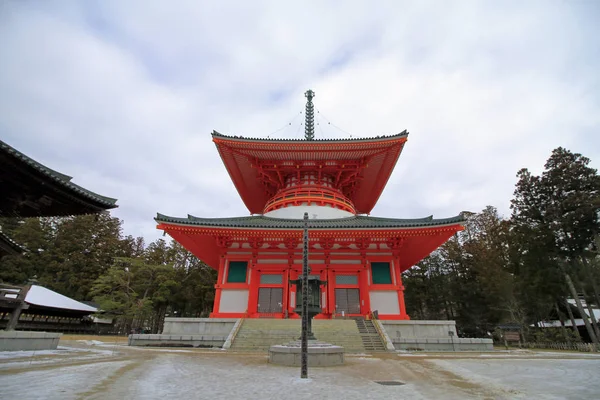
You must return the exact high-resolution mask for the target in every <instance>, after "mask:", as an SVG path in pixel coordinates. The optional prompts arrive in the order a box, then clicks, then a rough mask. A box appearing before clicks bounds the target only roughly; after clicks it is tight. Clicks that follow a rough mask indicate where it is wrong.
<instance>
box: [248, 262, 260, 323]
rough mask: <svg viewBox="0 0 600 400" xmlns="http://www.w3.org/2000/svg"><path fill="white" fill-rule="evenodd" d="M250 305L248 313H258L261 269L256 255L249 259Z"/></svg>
mask: <svg viewBox="0 0 600 400" xmlns="http://www.w3.org/2000/svg"><path fill="white" fill-rule="evenodd" d="M248 267H249V268H248V269H249V271H248V278H247V279H248V280H249V281H250V283H249V284H248V306H247V308H246V310H247V312H248V315H250V316H251V315H254V314H257V313H258V287H259V285H260V271H258V269H257V262H256V256H255V255H254V256H253V257H252V259H250V260H248Z"/></svg>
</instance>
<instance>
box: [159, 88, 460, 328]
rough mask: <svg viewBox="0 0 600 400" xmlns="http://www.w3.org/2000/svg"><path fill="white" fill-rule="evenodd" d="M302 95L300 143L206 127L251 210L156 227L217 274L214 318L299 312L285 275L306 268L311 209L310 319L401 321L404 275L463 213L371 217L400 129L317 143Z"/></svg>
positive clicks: (166, 221)
mask: <svg viewBox="0 0 600 400" xmlns="http://www.w3.org/2000/svg"><path fill="white" fill-rule="evenodd" d="M305 95H306V97H307V104H306V112H305V140H289V139H288V140H279V139H254V138H244V137H237V136H234V137H231V136H225V135H222V134H220V133H217V132H213V134H212V137H213V142H214V143H215V144H216V146H217V150H218V151H219V154H220V155H221V158H222V160H223V163H224V164H225V167H226V168H227V171H228V172H229V175H230V177H231V179H232V180H233V183H234V184H235V187H236V188H237V190H238V192H239V194H240V196H241V198H242V200H243V201H244V204H245V205H246V206H247V207H248V209H249V210H250V213H251V214H252V215H251V216H248V217H233V218H201V217H195V216H191V215H188V217H187V218H175V217H168V216H165V215H162V214H158V215H157V217H156V222H157V223H158V229H162V230H164V231H165V232H166V233H168V234H169V235H170V236H171V237H173V239H175V240H176V241H177V242H179V243H181V244H182V245H183V246H184V247H185V248H186V249H188V250H189V251H190V252H192V253H193V254H194V255H195V256H196V257H198V258H199V259H200V260H202V261H204V262H205V263H206V264H207V265H209V266H210V267H212V268H214V269H216V270H217V271H218V272H219V274H218V281H217V283H216V285H215V289H216V293H215V301H214V308H213V312H212V313H211V318H240V317H248V318H258V317H271V318H299V315H298V314H296V313H295V312H294V309H295V306H296V304H295V302H296V286H295V285H292V284H290V281H293V280H296V279H297V278H298V276H299V275H300V274H301V271H302V233H303V230H302V229H303V222H304V221H303V217H304V213H305V212H307V213H308V215H309V217H310V225H309V226H310V230H309V264H310V268H311V274H312V275H316V276H318V277H319V278H320V279H321V280H322V281H326V282H327V283H326V284H324V285H322V286H321V305H322V312H321V314H319V315H317V316H316V318H325V319H329V318H336V317H339V316H348V317H361V316H362V317H364V316H367V315H370V314H371V312H374V311H377V313H378V315H379V318H380V319H395V320H402V319H409V316H408V315H407V314H406V309H405V305H404V286H403V285H402V278H401V274H402V272H403V271H405V270H407V269H408V268H410V267H411V266H413V265H415V264H416V263H418V262H419V261H420V260H422V259H423V258H424V257H426V256H427V255H428V254H429V253H431V252H432V251H433V250H435V249H436V248H438V247H439V246H440V245H442V244H443V243H444V242H445V241H446V240H448V239H449V238H450V237H451V236H452V235H453V234H454V233H455V232H457V231H460V230H462V229H463V225H462V224H463V222H464V219H463V217H462V215H459V216H456V217H452V218H446V219H433V218H432V217H426V218H420V219H393V218H376V217H371V216H368V215H369V214H370V212H371V210H372V209H373V207H374V206H375V204H376V203H377V199H378V198H379V196H380V195H381V193H382V191H383V189H384V187H385V185H386V183H387V181H388V179H389V177H390V174H391V173H392V170H393V169H394V166H395V164H396V162H397V160H398V158H399V156H400V153H401V152H402V149H403V148H404V144H405V143H406V140H407V137H408V132H406V131H404V132H402V133H399V134H397V135H392V136H379V137H376V138H369V139H341V140H340V139H332V140H330V139H323V140H316V139H315V138H314V105H313V102H312V99H313V97H314V92H313V91H311V90H309V91H307V92H306V93H305Z"/></svg>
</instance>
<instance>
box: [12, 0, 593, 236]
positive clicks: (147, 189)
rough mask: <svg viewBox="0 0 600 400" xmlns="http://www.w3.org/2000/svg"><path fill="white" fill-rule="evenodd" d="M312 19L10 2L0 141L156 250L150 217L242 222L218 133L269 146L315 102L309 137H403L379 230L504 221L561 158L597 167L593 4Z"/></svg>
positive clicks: (332, 7)
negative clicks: (80, 190)
mask: <svg viewBox="0 0 600 400" xmlns="http://www.w3.org/2000/svg"><path fill="white" fill-rule="evenodd" d="M48 3H51V4H48ZM306 3H307V2H293V3H292V2H278V1H265V2H251V3H248V2H219V3H218V4H219V6H218V7H217V6H215V5H214V4H217V3H212V2H197V1H187V2H183V1H181V2H177V5H176V6H174V5H173V4H168V3H166V2H158V1H156V2H147V1H144V2H135V1H127V2H121V1H119V2H117V1H103V2H4V3H3V4H2V6H0V59H2V60H3V62H2V63H0V110H2V118H1V119H0V135H1V137H2V139H3V140H5V141H7V142H8V143H9V144H11V145H12V146H14V147H16V148H17V149H19V150H21V151H23V152H24V153H26V154H28V155H30V156H31V157H33V158H35V159H37V160H39V161H41V162H43V163H45V164H47V165H48V166H50V167H52V168H54V169H57V170H59V171H61V172H64V173H67V174H70V175H73V176H74V181H75V182H76V183H79V184H81V185H82V186H84V187H86V188H89V189H90V190H93V191H96V192H98V193H101V194H104V195H107V196H113V197H117V198H118V199H119V205H120V208H119V209H118V210H117V211H115V212H114V214H115V215H117V216H119V217H120V218H122V219H124V220H125V225H124V228H125V233H127V234H134V235H144V236H145V237H146V238H148V239H149V240H152V239H153V238H155V237H158V236H159V234H160V232H157V231H156V230H155V229H154V222H153V220H152V218H153V216H154V215H155V213H156V212H157V211H159V212H161V213H165V214H170V215H181V216H184V215H186V214H187V213H190V214H194V215H198V216H203V215H204V216H237V215H247V213H248V211H247V210H246V209H245V207H244V206H243V204H242V202H241V200H240V199H239V196H238V194H237V193H236V191H235V188H234V187H233V185H232V183H231V182H230V180H229V177H228V176H227V173H226V171H225V168H224V167H223V165H222V162H221V160H220V159H219V156H218V154H217V152H216V149H215V147H214V145H213V144H212V142H211V138H210V132H211V131H212V130H213V129H216V130H218V131H220V132H222V133H227V134H238V135H239V134H241V135H247V136H257V137H265V136H266V135H268V134H271V133H272V132H274V131H275V130H277V129H279V128H281V127H282V126H284V124H285V123H286V122H288V121H290V120H291V119H292V118H293V117H294V116H296V117H297V116H298V115H299V114H298V113H299V111H301V110H302V109H303V107H304V98H303V96H302V93H303V92H304V90H306V89H308V88H313V89H314V90H315V91H316V92H317V97H316V99H315V102H316V106H317V109H318V110H320V111H321V114H319V116H318V121H319V122H320V125H319V126H318V127H317V132H316V133H317V137H319V136H322V135H326V136H327V137H333V136H337V137H342V136H345V135H346V134H345V133H343V132H341V131H340V130H336V129H335V128H334V127H332V126H331V125H328V124H327V122H328V121H331V122H333V123H334V124H335V125H336V126H339V127H341V128H342V129H344V130H346V131H348V132H350V133H352V134H353V135H354V136H369V135H379V134H391V133H397V132H399V131H402V130H403V129H408V130H409V131H410V132H411V135H410V137H409V141H408V143H407V145H406V147H405V150H404V153H403V154H402V157H401V158H400V161H399V163H398V166H397V167H396V170H395V171H394V173H393V175H392V177H391V179H390V181H389V183H388V187H387V189H386V190H385V191H384V193H383V195H382V197H381V199H380V202H379V204H378V206H377V207H376V208H375V210H374V214H375V215H382V216H390V217H399V218H402V217H419V216H423V215H429V214H434V215H435V216H436V217H444V216H451V215H455V214H457V213H458V212H459V211H462V210H471V211H477V210H480V209H482V208H483V207H485V206H486V205H488V204H492V205H496V206H498V207H499V209H500V211H501V212H503V213H505V214H508V213H509V209H508V205H509V201H510V198H511V197H512V191H513V188H514V184H515V174H516V172H517V170H518V169H520V168H521V167H528V168H531V169H532V170H533V171H535V172H539V170H541V168H542V166H543V163H544V161H545V160H546V158H547V157H548V156H549V154H550V151H551V150H552V149H553V148H555V147H557V146H561V145H562V146H565V147H567V148H570V149H571V150H573V151H578V152H582V153H583V154H584V155H586V156H588V157H590V158H591V159H592V160H593V162H594V165H595V166H598V160H599V159H600V154H599V153H600V150H599V149H600V143H599V139H597V137H598V136H597V133H596V131H598V128H599V126H600V117H599V116H600V113H599V112H598V111H599V105H600V96H599V94H598V93H600V91H599V90H598V84H599V78H598V75H597V72H596V71H597V70H599V69H600V61H599V58H598V54H597V48H598V46H599V45H600V39H599V38H600V35H599V34H598V33H599V32H598V30H599V28H597V27H596V26H595V22H594V21H595V19H594V18H593V15H594V14H595V15H596V16H597V15H598V8H597V7H596V6H594V5H593V4H591V5H588V6H583V5H572V4H567V3H564V2H547V1H543V2H528V3H526V4H522V3H514V4H512V5H509V4H508V3H502V4H500V3H498V4H496V3H494V2H461V3H443V2H438V1H433V2H418V3H415V2H396V1H390V2H387V3H383V4H378V6H377V7H374V6H372V5H369V4H367V3H365V2H350V3H349V2H339V1H330V2H313V3H311V4H310V5H306ZM586 7H587V8H586ZM298 122H299V118H296V119H295V122H294V124H293V125H292V126H289V127H288V128H287V129H285V130H283V131H280V132H278V133H277V134H275V136H279V137H294V135H301V131H300V132H299V126H298ZM300 129H301V128H300Z"/></svg>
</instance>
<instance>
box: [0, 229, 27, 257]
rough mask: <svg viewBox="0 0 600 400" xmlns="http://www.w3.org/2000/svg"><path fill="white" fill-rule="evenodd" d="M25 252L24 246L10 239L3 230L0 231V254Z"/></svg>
mask: <svg viewBox="0 0 600 400" xmlns="http://www.w3.org/2000/svg"><path fill="white" fill-rule="evenodd" d="M24 252H25V248H24V247H23V246H21V245H20V244H18V243H17V242H15V241H14V240H12V239H11V238H10V237H8V235H6V234H5V233H4V232H2V231H0V255H1V254H2V253H4V254H12V255H15V254H22V253H24Z"/></svg>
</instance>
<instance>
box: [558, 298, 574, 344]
mask: <svg viewBox="0 0 600 400" xmlns="http://www.w3.org/2000/svg"><path fill="white" fill-rule="evenodd" d="M554 309H555V310H556V315H557V316H558V319H559V320H560V328H561V331H562V334H563V337H564V338H565V341H567V342H570V340H569V334H568V333H567V328H566V327H565V319H564V318H563V315H562V313H561V312H560V309H559V308H558V303H554Z"/></svg>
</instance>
